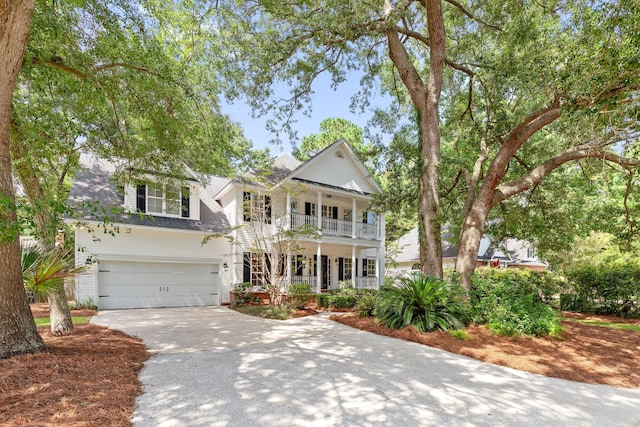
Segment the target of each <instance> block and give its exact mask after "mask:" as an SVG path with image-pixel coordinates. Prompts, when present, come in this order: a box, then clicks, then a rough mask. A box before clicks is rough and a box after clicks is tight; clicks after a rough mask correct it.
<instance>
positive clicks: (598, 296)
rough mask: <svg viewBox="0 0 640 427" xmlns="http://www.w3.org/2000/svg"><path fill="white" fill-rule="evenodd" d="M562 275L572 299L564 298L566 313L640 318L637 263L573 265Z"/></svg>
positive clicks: (638, 270)
mask: <svg viewBox="0 0 640 427" xmlns="http://www.w3.org/2000/svg"><path fill="white" fill-rule="evenodd" d="M566 275H567V278H568V279H569V281H570V284H571V288H572V290H573V292H574V295H575V296H574V297H571V296H565V297H564V300H565V304H564V307H565V308H566V309H569V308H571V309H573V310H576V311H582V312H588V313H589V312H590V313H603V314H615V315H618V316H622V317H640V262H638V261H637V260H624V259H622V260H618V261H612V262H610V263H607V264H600V265H592V264H582V265H577V266H575V267H573V268H571V269H569V270H568V271H567V272H566Z"/></svg>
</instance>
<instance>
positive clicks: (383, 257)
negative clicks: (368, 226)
mask: <svg viewBox="0 0 640 427" xmlns="http://www.w3.org/2000/svg"><path fill="white" fill-rule="evenodd" d="M386 233H387V222H386V219H385V217H384V214H380V251H379V252H378V253H379V254H380V256H379V257H378V258H380V260H381V261H380V268H379V269H378V270H379V271H380V277H381V279H380V280H378V287H380V286H382V285H384V274H385V271H386V270H387V266H386V265H385V261H386V252H387V248H386V247H385V244H384V241H385V235H386Z"/></svg>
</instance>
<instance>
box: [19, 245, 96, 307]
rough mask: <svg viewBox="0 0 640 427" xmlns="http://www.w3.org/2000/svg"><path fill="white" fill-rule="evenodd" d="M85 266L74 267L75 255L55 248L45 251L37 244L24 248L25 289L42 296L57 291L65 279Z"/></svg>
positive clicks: (23, 270) (23, 272) (23, 273)
mask: <svg viewBox="0 0 640 427" xmlns="http://www.w3.org/2000/svg"><path fill="white" fill-rule="evenodd" d="M84 270H85V267H74V266H73V257H72V256H71V255H70V254H69V253H67V252H63V251H60V250H58V249H56V248H53V249H51V250H49V251H43V250H40V249H39V248H37V247H35V246H30V247H23V248H22V277H23V280H24V286H25V289H26V290H27V291H28V292H29V293H31V294H35V295H38V296H41V297H45V296H47V295H49V294H51V293H54V292H57V291H58V290H59V289H60V287H62V286H64V280H65V279H66V278H69V277H74V276H76V275H77V274H79V273H81V272H83V271H84Z"/></svg>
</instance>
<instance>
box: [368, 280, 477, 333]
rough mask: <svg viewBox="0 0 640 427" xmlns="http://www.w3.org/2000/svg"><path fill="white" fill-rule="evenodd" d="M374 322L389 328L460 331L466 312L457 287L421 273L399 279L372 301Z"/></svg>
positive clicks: (461, 294)
mask: <svg viewBox="0 0 640 427" xmlns="http://www.w3.org/2000/svg"><path fill="white" fill-rule="evenodd" d="M375 313H376V318H377V319H378V321H379V322H380V323H381V324H383V325H385V326H387V327H389V328H392V329H402V328H405V327H407V326H409V325H411V326H413V327H414V328H415V329H417V330H418V331H420V332H425V331H433V330H436V329H441V330H445V331H446V330H448V329H462V328H464V327H465V321H466V319H467V309H466V305H465V302H464V298H463V293H462V292H461V290H460V288H459V287H458V286H456V285H454V284H451V283H448V282H445V281H443V280H439V279H434V278H432V277H428V276H423V275H421V274H417V275H413V276H403V277H401V278H399V279H397V280H396V281H395V282H394V284H393V285H389V286H385V287H383V288H382V289H381V290H380V292H379V293H378V297H377V298H376V308H375Z"/></svg>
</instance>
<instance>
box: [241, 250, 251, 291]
mask: <svg viewBox="0 0 640 427" xmlns="http://www.w3.org/2000/svg"><path fill="white" fill-rule="evenodd" d="M242 258H243V262H242V281H243V282H244V283H249V282H251V252H245V253H244V254H243V257H242Z"/></svg>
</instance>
